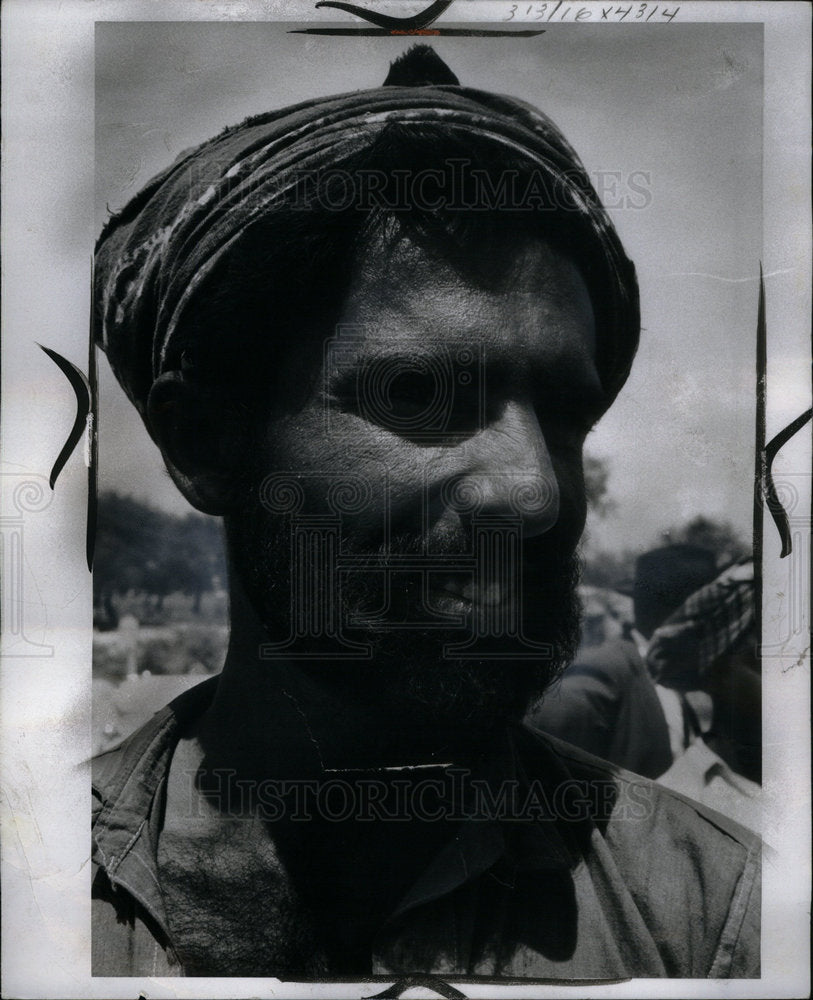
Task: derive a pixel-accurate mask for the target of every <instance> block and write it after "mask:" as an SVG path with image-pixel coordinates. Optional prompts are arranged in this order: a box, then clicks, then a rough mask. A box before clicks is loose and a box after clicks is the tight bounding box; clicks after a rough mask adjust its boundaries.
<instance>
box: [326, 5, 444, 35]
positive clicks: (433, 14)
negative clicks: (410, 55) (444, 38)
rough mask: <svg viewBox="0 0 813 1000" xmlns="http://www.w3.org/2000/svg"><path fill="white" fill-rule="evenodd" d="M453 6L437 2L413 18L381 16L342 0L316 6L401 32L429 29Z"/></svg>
mask: <svg viewBox="0 0 813 1000" xmlns="http://www.w3.org/2000/svg"><path fill="white" fill-rule="evenodd" d="M451 5H452V0H435V2H434V3H433V4H430V5H429V6H428V7H427V8H426V10H424V11H421V13H420V14H414V15H413V16H412V17H391V16H390V15H389V14H380V13H378V12H377V11H374V10H365V8H364V7H357V6H356V4H353V3H341V2H340V0H320V2H319V3H317V4H316V6H317V8H318V7H333V8H335V9H336V10H344V11H346V12H347V13H348V14H355V16H356V17H360V18H361V19H362V21H369V23H370V24H375V25H377V26H378V27H379V28H389V29H393V28H397V29H399V30H401V31H417V30H419V29H420V28H427V27H428V26H429V25H430V24H431V23H432V22H433V21H436V20H437V19H438V18H439V17H440V15H441V14H442V13H443V12H444V11H445V10H446V9H447V8H448V7H451Z"/></svg>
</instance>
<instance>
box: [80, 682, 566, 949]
mask: <svg viewBox="0 0 813 1000" xmlns="http://www.w3.org/2000/svg"><path fill="white" fill-rule="evenodd" d="M217 682H218V678H217V677H213V678H210V679H209V680H207V681H204V682H202V683H201V684H198V685H196V686H195V687H194V688H192V689H190V690H189V691H186V692H184V693H183V694H182V695H181V696H180V697H178V698H176V699H175V700H174V701H172V702H171V703H170V704H169V705H167V706H166V708H164V709H162V710H161V711H160V712H158V713H156V714H155V715H154V716H153V717H152V719H151V720H150V721H149V722H148V723H147V724H146V725H144V726H143V727H142V728H141V729H139V730H138V731H137V732H136V733H134V734H133V735H132V736H131V737H129V738H128V739H127V740H125V741H124V743H122V744H121V745H120V746H119V747H117V748H115V749H113V750H111V751H108V752H107V753H105V754H102V755H101V756H100V757H98V758H96V760H95V761H94V765H93V790H94V795H95V797H96V799H97V806H96V811H95V817H94V827H93V842H94V843H93V846H94V860H95V861H96V862H97V863H98V864H100V865H101V866H102V867H103V868H104V869H105V871H106V873H107V876H108V878H109V879H110V881H111V883H112V885H113V886H114V887H121V888H123V889H125V890H126V891H127V892H129V893H130V894H131V895H132V896H133V897H134V898H135V899H136V900H138V902H139V903H141V905H142V906H144V907H145V909H146V910H147V912H148V913H150V915H151V916H152V917H153V918H154V919H155V920H156V922H157V923H158V924H159V926H160V927H161V929H162V930H163V931H164V933H165V934H166V935H167V938H169V935H168V932H167V920H166V912H165V908H164V901H163V897H162V894H161V890H160V885H159V882H158V877H157V865H156V848H157V843H158V836H159V834H160V830H161V824H162V820H163V804H164V797H165V790H166V779H167V775H168V773H169V766H170V762H171V760H172V755H173V753H174V751H175V748H176V746H177V743H178V740H179V738H180V733H181V731H182V730H183V728H184V726H185V724H186V723H187V722H189V721H191V720H192V719H194V718H196V717H197V716H199V715H200V714H202V713H203V712H204V711H205V710H206V709H207V708H208V706H209V705H210V704H211V701H212V698H213V697H214V694H215V691H216V688H217ZM527 735H528V734H527V732H525V731H524V730H523V729H521V728H518V729H516V730H512V731H511V732H508V733H506V734H505V738H504V740H503V741H502V742H501V743H500V744H499V745H498V747H497V748H496V750H495V752H494V754H492V755H491V756H489V758H488V759H487V760H486V761H484V762H483V765H482V767H481V768H480V770H479V771H477V772H476V776H477V777H478V778H479V779H480V780H482V781H485V782H486V783H487V784H488V786H489V788H490V790H491V795H492V799H491V800H492V801H494V802H499V801H500V798H499V796H500V793H501V791H502V790H503V788H504V787H505V783H506V782H508V783H510V785H511V788H512V790H514V791H515V792H516V795H517V797H518V798H519V800H520V801H521V800H522V798H523V796H524V795H526V794H527V792H528V790H529V789H530V787H531V782H530V780H529V778H528V773H527V771H526V767H525V766H524V763H523V760H522V758H523V757H526V756H527V751H528V748H529V745H530V744H529V741H528V739H527ZM520 748H521V749H520ZM532 752H533V754H534V755H535V756H538V755H540V754H541V755H542V757H543V758H544V759H543V760H541V761H539V762H535V763H534V766H532V767H531V769H530V771H531V773H532V774H534V775H538V774H540V773H541V774H543V775H544V776H545V785H546V786H547V787H548V788H551V787H553V786H554V784H555V782H556V781H557V780H567V775H565V774H564V773H563V769H562V766H561V763H560V762H559V760H558V758H556V757H555V756H554V754H553V753H551V752H550V750H549V749H547V750H546V749H545V748H544V747H542V746H540V743H539V742H538V741H537V740H533V745H532ZM540 766H541V768H542V770H541V772H540ZM560 772H562V773H560ZM569 826H570V824H568V827H569ZM568 832H569V831H568ZM569 840H570V837H569V836H568V835H567V834H565V836H563V834H562V830H561V824H559V823H557V822H554V817H553V815H552V814H551V815H549V816H545V815H541V816H540V815H539V814H537V815H535V817H534V819H533V820H529V819H528V818H527V817H519V818H514V819H512V818H510V817H508V818H505V817H501V816H499V815H496V816H488V817H484V818H478V817H474V816H471V817H467V818H466V819H464V820H463V821H462V822H461V823H460V826H459V828H458V830H457V833H456V835H455V837H454V838H453V839H452V840H451V841H450V842H448V843H447V844H446V845H445V846H444V847H443V848H442V849H441V850H440V852H439V853H438V854H437V855H436V856H435V858H434V859H433V860H432V861H431V862H430V864H429V865H428V866H427V867H426V868H425V869H424V871H423V873H422V874H421V875H420V876H419V877H418V879H417V880H416V881H415V882H414V883H413V885H412V887H411V888H410V889H409V891H408V892H407V893H406V895H405V896H404V897H403V898H402V900H401V902H400V903H399V904H398V906H397V907H396V909H395V910H394V912H393V913H392V914H391V916H390V918H389V919H390V921H393V920H395V919H397V918H399V917H401V916H402V915H403V914H405V913H406V912H408V911H410V910H413V909H414V908H416V907H418V906H420V905H422V904H424V903H427V902H430V901H431V900H433V899H438V898H439V897H441V896H445V895H447V894H449V893H451V892H453V891H454V890H455V889H457V888H458V887H460V886H461V885H463V884H464V883H466V882H469V881H471V880H473V879H475V878H476V877H477V876H479V875H481V874H483V873H484V872H486V871H487V870H489V869H490V868H492V867H494V866H495V865H496V864H498V863H500V862H504V865H505V867H506V868H507V869H508V870H509V871H513V872H515V873H520V872H528V871H535V870H537V871H538V870H563V869H566V868H568V867H571V866H572V865H573V863H574V858H575V856H576V853H575V852H574V851H573V849H572V847H571V846H570V844H569V843H568V841H569Z"/></svg>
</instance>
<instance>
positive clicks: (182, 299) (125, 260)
mask: <svg viewBox="0 0 813 1000" xmlns="http://www.w3.org/2000/svg"><path fill="white" fill-rule="evenodd" d="M427 55H428V57H429V58H428V59H427ZM410 61H413V62H415V63H420V65H421V71H422V72H423V70H424V69H425V67H426V65H427V64H428V65H429V72H428V73H424V75H420V73H413V74H411V75H410V67H409V63H410ZM433 61H434V68H433ZM399 63H401V64H402V65H401V67H400V71H399V72H393V70H396V68H397V67H398V65H399ZM393 70H391V72H390V77H389V78H388V80H387V81H386V82H385V84H384V85H383V86H382V87H379V88H376V89H373V90H365V91H357V92H353V93H348V94H340V95H337V96H332V97H325V98H321V99H317V100H310V101H305V102H303V103H301V104H297V105H294V106H291V107H287V108H283V109H282V110H278V111H272V112H270V113H267V114H263V115H259V116H256V117H253V118H250V119H248V120H246V121H245V122H243V123H241V124H240V125H237V126H235V127H233V128H229V129H226V130H225V131H224V132H222V133H221V134H220V135H218V136H216V137H215V138H213V139H211V140H210V141H208V142H204V143H203V144H202V145H200V146H198V147H196V148H194V149H191V150H187V151H186V152H184V153H182V154H181V155H180V156H179V157H178V158H177V159H176V160H175V162H174V163H173V164H172V165H171V166H170V167H169V168H168V169H167V170H165V171H164V172H163V173H161V174H160V175H158V176H157V177H156V178H154V179H153V180H152V181H151V182H150V183H149V184H148V185H147V186H146V187H145V188H144V189H143V190H142V191H141V192H140V194H138V195H136V197H135V198H134V199H133V200H132V201H131V202H130V203H129V204H128V205H127V206H126V207H125V208H124V209H123V211H122V212H120V213H119V214H118V215H117V216H114V217H112V218H111V219H110V220H109V221H108V223H107V225H106V226H105V228H104V230H103V231H102V234H101V236H100V238H99V241H98V243H97V246H96V257H95V269H94V328H95V334H94V335H95V338H96V341H97V342H98V343H99V344H100V345H101V347H102V348H103V349H104V351H105V352H106V354H107V356H108V360H109V361H110V364H111V367H112V368H113V371H114V372H115V374H116V377H117V378H118V380H119V382H120V383H121V384H122V386H123V387H124V389H125V391H126V392H127V394H128V395H129V397H130V399H131V400H132V401H133V402H134V403H135V405H136V407H137V408H138V409H139V411H140V412H141V414H142V416H143V415H144V414H145V411H146V403H147V396H148V394H149V390H150V388H151V386H152V384H153V382H154V380H155V379H156V378H157V377H158V376H159V375H161V374H162V373H163V372H165V371H172V370H176V369H177V368H179V367H180V353H181V350H180V348H181V340H182V338H181V337H179V330H180V329H181V328H182V327H181V324H182V320H183V318H184V315H185V313H186V312H187V310H188V309H189V307H190V305H191V304H192V303H194V302H195V301H196V300H199V297H200V296H201V294H202V292H204V290H205V289H206V288H207V281H210V279H211V278H212V276H213V274H214V273H215V269H216V267H217V266H218V265H219V264H221V263H222V262H223V261H224V260H225V259H226V258H227V257H228V255H229V254H231V253H234V252H235V250H236V249H237V248H238V247H239V246H240V241H241V240H243V239H244V238H245V236H246V234H247V233H248V232H250V230H251V228H252V226H254V225H255V224H257V223H259V222H261V221H262V220H263V219H267V218H268V217H269V216H273V214H274V213H275V212H276V211H278V210H280V209H281V208H282V207H283V206H285V205H286V202H288V203H289V202H290V198H291V196H292V192H293V191H294V188H295V185H296V184H297V182H298V178H300V177H301V176H302V175H303V174H304V173H306V172H313V171H320V170H326V169H330V168H331V167H336V166H337V165H341V164H342V163H346V162H348V161H349V160H350V159H351V158H352V157H353V156H355V155H357V154H359V153H360V152H363V151H364V150H365V149H369V148H371V147H372V146H373V144H374V143H375V142H376V140H377V139H378V138H379V137H380V136H381V134H382V132H383V131H384V130H385V129H386V128H387V127H388V126H391V125H397V126H400V127H401V129H402V130H404V129H406V130H407V131H408V130H410V129H415V130H416V134H419V133H420V130H421V129H423V128H425V127H427V126H429V127H430V128H431V127H434V128H439V129H442V130H443V131H444V133H447V134H450V135H454V136H455V138H456V139H457V141H458V142H463V143H465V142H468V141H487V142H489V143H491V144H495V145H496V147H501V148H502V150H503V151H504V153H505V155H506V156H507V157H509V158H511V159H512V160H513V161H514V162H516V160H517V159H520V160H522V161H523V162H527V163H528V164H529V165H530V167H531V168H532V169H533V170H535V171H538V172H539V174H540V175H541V176H542V177H543V178H545V179H546V181H547V182H549V183H550V184H552V185H555V186H556V187H557V189H558V190H559V191H560V192H562V193H563V194H564V195H565V196H566V197H567V201H568V211H570V212H571V213H575V214H574V215H573V219H574V222H577V223H578V224H579V225H581V226H582V227H583V228H584V229H585V231H586V233H587V239H588V241H589V242H590V243H591V244H592V245H593V250H594V253H595V254H596V255H597V258H598V259H599V260H600V261H601V262H602V270H603V271H604V272H605V275H606V277H605V278H603V279H602V283H601V284H602V287H601V289H600V291H599V292H598V293H597V292H596V289H594V288H591V289H590V291H591V295H592V296H593V298H594V302H595V299H596V295H597V294H598V296H599V298H600V302H601V307H602V308H601V312H602V314H603V315H604V316H606V317H607V319H606V322H604V323H603V327H604V328H603V329H600V330H599V339H600V345H599V354H600V355H602V356H603V358H604V359H605V360H604V362H603V364H602V365H600V374H601V376H602V382H603V385H604V388H605V392H606V394H607V396H608V399H611V398H612V397H613V396H614V395H615V393H616V392H617V391H618V389H619V388H620V386H621V385H622V384H623V382H624V380H625V379H626V376H627V374H628V373H629V368H630V365H631V363H632V358H633V356H634V353H635V349H636V347H637V342H638V335H639V325H640V324H639V313H638V290H637V283H636V280H635V271H634V268H633V265H632V264H631V262H630V261H629V260H627V258H626V256H625V254H624V251H623V248H622V247H621V244H620V241H619V239H618V237H617V235H616V233H615V230H614V228H613V226H612V223H611V222H610V219H609V217H608V216H607V213H606V212H605V210H604V208H603V206H602V205H601V203H600V201H599V198H598V196H597V195H596V193H595V191H594V189H593V187H592V185H591V184H590V181H589V178H588V176H587V173H586V171H585V169H584V167H583V165H582V163H581V162H580V160H579V158H578V157H577V155H576V153H575V152H574V151H573V150H572V149H571V147H570V146H569V144H568V143H567V141H566V140H565V138H564V136H563V135H562V134H561V132H560V131H559V129H558V128H557V127H556V125H554V124H553V122H552V121H550V119H548V118H547V117H546V116H545V115H543V114H541V113H540V112H539V111H537V110H536V109H535V108H533V107H531V106H530V105H528V104H526V103H524V102H522V101H519V100H515V99H513V98H510V97H504V96H499V95H496V94H492V93H486V92H483V91H479V90H473V89H470V88H467V87H462V86H460V85H458V84H457V83H456V82H454V83H450V82H447V81H449V80H450V79H451V80H456V78H455V77H454V75H453V74H452V73H451V71H450V70H449V69H448V67H446V66H445V64H444V63H443V62H442V61H441V60H440V59H439V57H437V56H436V55H435V53H434V52H432V50H431V49H427V48H426V47H419V48H418V49H413V50H411V51H410V52H409V53H407V54H406V56H404V57H402V58H401V59H400V60H399V61H398V62H396V64H395V66H394V67H393ZM427 78H428V79H427ZM586 280H587V281H588V286H589V285H590V280H589V278H588V279H586ZM232 334H233V335H234V332H232Z"/></svg>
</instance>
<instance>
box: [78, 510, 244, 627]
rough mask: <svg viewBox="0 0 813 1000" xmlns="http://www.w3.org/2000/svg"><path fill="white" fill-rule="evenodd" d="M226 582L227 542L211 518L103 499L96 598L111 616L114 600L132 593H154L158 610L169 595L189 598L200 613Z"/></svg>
mask: <svg viewBox="0 0 813 1000" xmlns="http://www.w3.org/2000/svg"><path fill="white" fill-rule="evenodd" d="M225 582H226V561H225V556H224V550H223V539H222V534H221V529H220V525H219V524H218V522H217V521H215V520H214V519H213V518H208V517H204V516H203V515H201V514H193V513H190V514H187V515H186V516H185V517H179V516H177V515H173V514H169V513H166V512H165V511H160V510H157V509H156V508H154V507H151V506H150V505H149V504H145V503H142V502H141V501H139V500H136V499H135V498H133V497H127V496H119V495H118V494H117V493H113V492H104V493H102V494H101V495H100V497H99V513H98V522H97V532H96V556H95V560H94V571H93V597H94V604H95V605H96V606H97V607H99V608H103V609H104V610H105V612H106V614H107V616H108V617H113V618H115V610H114V607H113V601H112V597H113V596H114V595H123V594H127V593H129V592H131V591H132V592H135V593H141V594H147V595H150V596H151V597H152V598H154V600H155V603H156V605H157V606H158V607H159V608H160V607H161V605H162V603H163V600H164V598H165V597H167V596H168V595H169V594H174V593H181V594H185V595H187V596H189V597H191V598H192V599H193V609H192V610H193V612H194V613H197V612H198V611H199V610H200V601H201V597H202V596H203V594H206V593H208V592H210V591H212V590H215V589H217V588H221V587H223V586H225ZM112 624H115V621H113V622H112Z"/></svg>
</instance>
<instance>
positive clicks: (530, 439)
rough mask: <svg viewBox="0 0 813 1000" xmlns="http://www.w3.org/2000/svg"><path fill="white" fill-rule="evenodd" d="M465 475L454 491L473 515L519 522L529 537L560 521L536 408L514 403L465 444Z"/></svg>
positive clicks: (553, 478) (555, 486) (552, 472)
mask: <svg viewBox="0 0 813 1000" xmlns="http://www.w3.org/2000/svg"><path fill="white" fill-rule="evenodd" d="M467 447H468V449H469V450H468V452H467V456H466V461H465V472H463V473H462V474H461V475H460V476H458V477H457V479H456V482H455V483H454V486H453V494H456V495H457V496H458V497H459V498H460V500H461V501H462V504H464V505H465V506H466V507H467V508H468V512H469V513H470V514H471V515H474V516H476V515H478V514H480V515H500V516H504V517H519V518H520V519H521V522H522V526H523V534H524V536H525V537H526V538H530V537H532V536H534V535H540V534H542V533H543V532H545V531H549V530H550V529H551V528H552V527H553V526H554V525H555V524H556V522H557V520H558V518H559V505H560V494H559V483H558V481H557V478H556V473H555V470H554V466H553V461H552V459H551V454H550V451H549V448H548V445H547V443H546V441H545V436H544V434H543V432H542V428H541V427H540V424H539V420H538V419H537V416H536V413H535V411H534V408H533V406H532V405H531V404H530V403H528V404H525V403H520V402H512V403H509V404H508V405H507V406H506V407H505V409H504V410H503V412H502V414H501V415H500V417H499V418H498V419H496V420H494V421H492V422H491V423H490V424H489V425H488V426H487V427H486V428H484V429H483V430H482V431H481V432H480V433H479V434H477V435H475V436H474V437H473V438H471V439H469V441H468V442H467Z"/></svg>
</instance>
